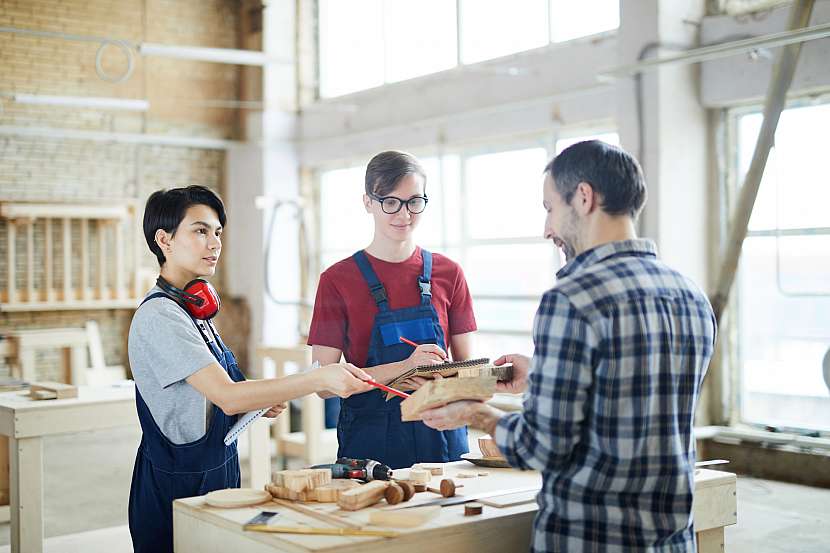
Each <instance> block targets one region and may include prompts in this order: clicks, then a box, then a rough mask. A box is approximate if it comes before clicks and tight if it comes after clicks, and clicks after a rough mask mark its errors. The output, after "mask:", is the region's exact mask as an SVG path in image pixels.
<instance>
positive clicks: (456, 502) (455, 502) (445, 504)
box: [383, 486, 541, 511]
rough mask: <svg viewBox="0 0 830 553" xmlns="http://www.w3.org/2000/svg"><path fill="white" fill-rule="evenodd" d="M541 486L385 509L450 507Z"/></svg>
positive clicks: (459, 496)
mask: <svg viewBox="0 0 830 553" xmlns="http://www.w3.org/2000/svg"><path fill="white" fill-rule="evenodd" d="M540 489H541V488H538V487H536V486H533V487H530V488H511V489H509V490H498V491H490V492H480V493H474V494H472V495H457V496H455V497H447V498H442V499H433V500H432V501H426V502H424V503H414V504H410V503H411V502H409V503H407V504H403V505H396V506H394V507H389V508H387V509H383V510H384V511H395V510H397V509H410V508H412V507H426V506H428V505H440V506H441V507H448V506H450V505H460V504H462V503H467V502H468V501H475V500H476V499H484V498H486V497H498V496H500V495H509V494H514V493H519V492H534V491H535V492H538V491H539V490H540Z"/></svg>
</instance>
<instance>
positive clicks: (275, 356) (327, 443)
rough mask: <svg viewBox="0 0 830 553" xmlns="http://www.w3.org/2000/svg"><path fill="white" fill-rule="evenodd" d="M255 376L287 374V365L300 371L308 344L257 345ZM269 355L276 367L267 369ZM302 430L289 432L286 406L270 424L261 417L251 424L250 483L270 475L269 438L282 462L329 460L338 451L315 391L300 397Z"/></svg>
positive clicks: (305, 363) (308, 351) (256, 484)
mask: <svg viewBox="0 0 830 553" xmlns="http://www.w3.org/2000/svg"><path fill="white" fill-rule="evenodd" d="M256 359H257V362H256V366H257V367H258V368H259V374H258V375H256V376H257V377H262V378H269V377H281V376H285V375H286V374H288V373H287V372H286V365H288V364H293V365H296V367H297V369H298V370H300V371H302V370H305V369H307V368H308V367H310V366H311V348H310V347H307V346H298V347H293V348H284V347H272V346H265V345H262V346H259V347H258V348H257V350H256ZM268 359H270V360H271V361H272V362H273V363H274V366H275V370H274V371H273V372H272V371H269V370H267V368H268V367H266V365H265V363H266V360H268ZM300 401H301V407H300V409H301V412H302V425H301V426H302V430H301V431H299V432H291V413H290V412H289V411H290V410H289V409H286V410H285V411H283V413H282V414H281V415H280V416H279V417H277V418H276V420H275V421H274V423H273V424H270V423H269V421H267V420H263V419H260V420H258V421H257V422H255V423H254V424H252V425H251V430H250V435H249V437H248V438H249V440H250V466H251V486H252V487H254V488H257V489H258V488H261V487H262V486H264V485H265V484H266V483H267V482H269V481H270V478H271V448H270V440H269V436H268V434H269V432H268V430H269V426H270V430H271V432H270V434H271V438H273V440H274V442H275V443H276V455H277V458H278V459H281V462H282V463H283V465H285V463H286V461H287V459H288V458H299V459H301V460H302V462H303V466H308V465H314V464H318V463H330V462H332V461H334V458H335V456H336V454H337V431H336V430H335V429H333V428H332V429H327V428H325V420H324V414H323V400H322V399H320V397H318V396H317V394H309V395H307V396H304V397H303V398H302V399H301V400H300Z"/></svg>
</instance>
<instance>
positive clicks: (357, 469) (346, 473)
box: [311, 457, 392, 482]
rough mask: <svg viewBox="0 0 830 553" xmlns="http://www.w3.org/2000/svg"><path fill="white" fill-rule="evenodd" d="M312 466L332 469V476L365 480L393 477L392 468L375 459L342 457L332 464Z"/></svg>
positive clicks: (389, 478)
mask: <svg viewBox="0 0 830 553" xmlns="http://www.w3.org/2000/svg"><path fill="white" fill-rule="evenodd" d="M311 468H313V469H330V470H331V477H332V478H354V479H357V480H363V481H364V482H371V481H372V480H391V479H392V469H391V468H389V467H388V466H386V465H384V464H382V463H379V462H378V461H375V460H374V459H349V458H348V457H340V458H339V459H337V461H335V462H334V463H332V464H328V465H314V466H313V467H311Z"/></svg>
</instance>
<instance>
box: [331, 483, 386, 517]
mask: <svg viewBox="0 0 830 553" xmlns="http://www.w3.org/2000/svg"><path fill="white" fill-rule="evenodd" d="M388 484H389V483H388V482H386V481H383V480H375V481H373V482H369V483H368V484H364V485H362V486H360V487H358V488H354V489H351V490H347V491H345V492H343V493H342V494H340V499H338V500H337V505H338V506H339V507H340V508H341V509H344V510H346V511H357V510H358V509H363V508H364V507H368V506H369V505H374V504H375V503H377V502H378V501H380V500H381V499H383V494H384V493H385V492H386V486H387V485H388Z"/></svg>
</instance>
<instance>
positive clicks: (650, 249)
mask: <svg viewBox="0 0 830 553" xmlns="http://www.w3.org/2000/svg"><path fill="white" fill-rule="evenodd" d="M620 254H626V255H632V256H635V257H641V256H642V257H657V245H656V244H655V243H654V242H653V241H652V240H648V239H646V238H635V239H633V240H619V241H616V242H607V243H605V244H600V245H599V246H596V247H595V248H591V249H590V250H585V251H584V252H582V253H581V254H579V255H577V256H576V257H574V258H573V259H571V260H570V261H569V262H568V263H566V264H565V265H564V266H563V267H562V268H561V269H559V271H557V272H556V278H564V277H566V276H568V275H571V274H573V273H574V272H576V271H578V270H580V269H584V268H586V267H589V266H590V265H593V264H595V263H599V262H600V261H603V260H605V259H608V258H610V257H615V256H618V255H620Z"/></svg>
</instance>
